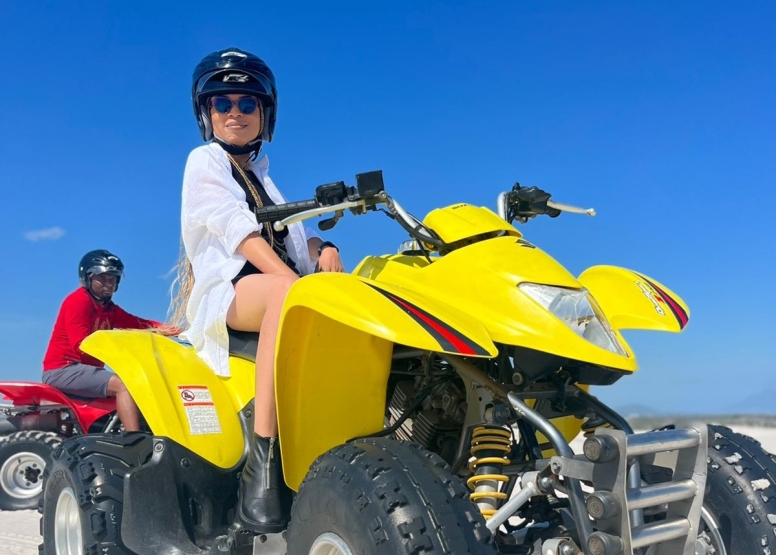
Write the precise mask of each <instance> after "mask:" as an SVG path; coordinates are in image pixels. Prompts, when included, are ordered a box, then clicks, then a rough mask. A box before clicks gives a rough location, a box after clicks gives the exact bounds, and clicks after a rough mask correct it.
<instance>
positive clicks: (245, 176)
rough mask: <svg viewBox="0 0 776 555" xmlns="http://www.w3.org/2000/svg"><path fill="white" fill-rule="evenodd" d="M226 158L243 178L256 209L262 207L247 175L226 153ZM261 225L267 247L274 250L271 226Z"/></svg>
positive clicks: (257, 193)
mask: <svg viewBox="0 0 776 555" xmlns="http://www.w3.org/2000/svg"><path fill="white" fill-rule="evenodd" d="M226 157H227V158H229V161H230V162H231V163H232V165H233V166H234V167H235V168H236V169H237V172H238V173H239V174H240V177H242V178H243V181H244V182H245V185H246V186H247V187H248V190H249V191H250V192H251V196H252V197H253V200H254V201H255V202H256V207H257V208H261V207H262V206H264V203H263V202H261V197H260V196H259V192H258V191H257V190H256V187H254V185H253V182H252V181H251V180H250V179H248V175H247V174H246V173H245V172H244V171H243V169H242V168H241V167H240V164H238V163H237V161H236V160H235V159H234V158H232V155H231V154H229V153H228V152H227V153H226ZM263 225H264V229H266V230H267V236H268V237H269V246H270V247H272V249H273V250H274V248H275V234H274V233H273V231H272V226H271V225H270V224H268V223H266V224H263Z"/></svg>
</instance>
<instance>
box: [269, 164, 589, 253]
mask: <svg viewBox="0 0 776 555" xmlns="http://www.w3.org/2000/svg"><path fill="white" fill-rule="evenodd" d="M356 183H357V186H356V187H348V186H345V184H344V182H342V181H338V182H335V183H329V184H326V185H321V186H319V187H318V188H317V189H316V192H315V198H314V199H310V200H303V201H298V202H289V203H285V204H279V205H274V206H263V207H261V208H257V209H256V211H255V213H256V219H257V221H258V222H259V223H270V222H272V226H273V228H274V229H275V231H283V229H285V228H286V227H288V226H289V225H291V224H293V223H296V222H301V221H303V220H308V219H310V218H313V217H315V216H322V215H324V214H334V216H333V217H332V218H329V219H327V220H322V221H321V222H319V223H318V227H319V228H320V229H322V230H327V229H331V228H332V227H334V225H335V224H336V223H337V220H339V219H340V218H341V217H342V216H343V215H344V212H345V210H350V212H351V213H353V214H354V215H359V214H366V212H367V211H369V210H377V207H378V205H381V204H382V205H385V207H386V208H387V211H385V210H383V211H384V212H386V213H387V214H389V215H390V216H391V217H392V218H393V219H394V220H396V222H397V223H398V224H399V225H401V227H402V228H404V229H405V230H406V231H407V233H409V234H410V236H411V237H412V238H413V239H415V240H417V241H419V242H420V243H423V244H425V245H428V246H430V247H436V248H437V249H439V251H440V252H442V251H444V250H445V247H446V246H447V245H446V243H445V242H444V241H443V240H442V239H441V238H440V237H439V236H438V235H437V234H436V233H435V232H434V230H433V229H431V228H429V227H427V226H426V225H424V224H423V222H421V221H420V220H418V219H417V218H415V217H414V216H413V215H412V214H410V213H409V212H407V211H406V210H404V208H402V206H401V205H400V204H399V203H398V202H396V201H395V200H394V199H392V198H391V197H390V196H388V194H387V193H386V192H385V188H384V186H383V177H382V172H380V171H375V172H367V173H362V174H358V175H356ZM497 208H498V215H499V216H500V217H501V218H503V219H504V220H506V221H507V222H509V223H512V221H514V220H517V221H519V222H521V223H525V222H526V221H528V219H529V218H533V217H534V216H537V215H539V214H547V215H549V216H551V217H555V216H558V215H559V214H560V213H561V212H571V213H575V214H586V215H588V216H595V214H596V213H595V210H594V209H593V208H579V207H576V206H571V205H570V204H563V203H560V202H555V201H554V200H550V194H549V193H547V192H545V191H543V190H541V189H539V188H537V187H521V186H520V184H519V183H516V184H515V186H514V187H513V188H512V190H511V191H507V192H504V193H501V194H499V196H498V199H497Z"/></svg>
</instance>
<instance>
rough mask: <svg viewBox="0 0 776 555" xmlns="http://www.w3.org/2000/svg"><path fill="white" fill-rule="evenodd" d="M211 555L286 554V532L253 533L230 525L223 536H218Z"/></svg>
mask: <svg viewBox="0 0 776 555" xmlns="http://www.w3.org/2000/svg"><path fill="white" fill-rule="evenodd" d="M210 553H211V554H212V555H286V532H285V530H284V531H283V532H280V533H277V534H254V533H253V532H251V531H249V530H246V529H244V528H242V527H240V526H235V525H232V526H230V527H229V531H228V533H227V534H226V535H224V536H218V538H216V541H215V543H214V544H213V548H212V549H211V550H210Z"/></svg>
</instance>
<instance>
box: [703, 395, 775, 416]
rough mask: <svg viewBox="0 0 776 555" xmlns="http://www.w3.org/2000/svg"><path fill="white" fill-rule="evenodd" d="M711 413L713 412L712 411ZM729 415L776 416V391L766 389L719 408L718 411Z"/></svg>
mask: <svg viewBox="0 0 776 555" xmlns="http://www.w3.org/2000/svg"><path fill="white" fill-rule="evenodd" d="M710 412H711V411H710ZM714 412H724V413H728V414H776V391H774V390H772V389H765V390H763V391H758V392H757V393H753V394H751V395H749V396H747V397H744V398H743V399H741V400H740V401H734V402H733V403H731V404H730V405H726V406H723V407H719V410H718V411H714Z"/></svg>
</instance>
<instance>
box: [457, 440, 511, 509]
mask: <svg viewBox="0 0 776 555" xmlns="http://www.w3.org/2000/svg"><path fill="white" fill-rule="evenodd" d="M511 450H512V432H510V431H509V430H505V429H504V428H500V427H498V426H479V427H477V428H474V431H473V432H472V442H471V454H472V457H474V460H472V461H470V462H469V470H470V471H471V472H473V473H474V476H472V477H471V478H469V479H468V480H467V481H466V485H467V486H469V489H470V490H471V491H472V493H470V494H469V499H470V500H471V501H472V503H474V504H475V505H477V507H478V508H479V509H480V512H481V513H482V514H483V515H484V516H485V518H490V517H491V516H493V513H495V512H496V510H498V505H499V502H501V501H504V500H505V499H506V498H507V494H506V492H504V491H499V489H501V488H500V487H499V486H500V484H502V483H504V484H505V483H507V482H509V476H506V475H504V474H501V472H502V471H503V468H504V465H505V464H509V457H508V456H507V454H508V453H509V452H510V451H511Z"/></svg>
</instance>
